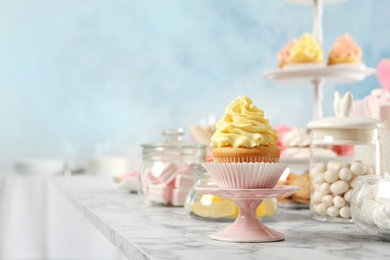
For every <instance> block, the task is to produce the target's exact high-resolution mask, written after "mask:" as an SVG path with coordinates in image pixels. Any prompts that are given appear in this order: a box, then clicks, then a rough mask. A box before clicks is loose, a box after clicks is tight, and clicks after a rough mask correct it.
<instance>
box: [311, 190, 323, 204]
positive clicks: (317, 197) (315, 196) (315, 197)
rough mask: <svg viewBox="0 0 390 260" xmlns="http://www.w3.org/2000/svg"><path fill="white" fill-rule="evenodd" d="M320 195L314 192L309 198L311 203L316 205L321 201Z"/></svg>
mask: <svg viewBox="0 0 390 260" xmlns="http://www.w3.org/2000/svg"><path fill="white" fill-rule="evenodd" d="M321 198H322V196H321V193H320V192H319V191H314V192H313V194H312V195H311V197H310V200H311V202H313V203H318V202H320V201H321Z"/></svg>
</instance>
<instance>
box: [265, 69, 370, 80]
mask: <svg viewBox="0 0 390 260" xmlns="http://www.w3.org/2000/svg"><path fill="white" fill-rule="evenodd" d="M375 73H376V70H375V69H373V68H368V67H366V66H338V65H334V66H325V67H316V66H312V67H310V66H308V67H304V68H300V67H298V68H282V69H276V70H271V71H267V72H265V73H264V74H263V76H264V77H265V78H267V79H271V80H274V81H276V82H278V83H288V84H313V82H315V81H316V80H318V79H321V80H324V81H325V83H326V84H347V83H354V82H359V81H362V80H363V79H364V78H366V77H368V76H371V75H373V74H375Z"/></svg>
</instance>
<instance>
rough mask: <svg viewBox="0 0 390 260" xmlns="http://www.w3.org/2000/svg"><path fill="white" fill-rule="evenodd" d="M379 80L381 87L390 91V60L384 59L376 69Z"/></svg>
mask: <svg viewBox="0 0 390 260" xmlns="http://www.w3.org/2000/svg"><path fill="white" fill-rule="evenodd" d="M376 70H377V73H376V74H377V78H378V81H379V83H380V84H381V86H382V87H383V88H384V89H386V90H388V91H390V59H383V60H381V61H380V62H379V63H378V66H377V68H376Z"/></svg>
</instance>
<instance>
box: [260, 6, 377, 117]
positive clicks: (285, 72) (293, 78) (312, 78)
mask: <svg viewBox="0 0 390 260" xmlns="http://www.w3.org/2000/svg"><path fill="white" fill-rule="evenodd" d="M288 1H289V2H293V3H296V4H313V7H314V12H313V14H314V19H313V22H314V23H313V35H314V38H315V39H316V41H317V42H318V43H319V44H320V45H321V46H322V39H323V33H322V13H323V4H324V3H338V2H343V1H345V0H288ZM375 72H376V71H375V69H373V68H368V67H366V66H364V65H362V66H349V67H346V66H337V65H333V66H325V67H314V66H313V68H308V67H301V68H300V67H293V68H282V69H276V70H271V71H267V72H265V73H264V74H263V75H264V77H265V78H267V79H271V80H274V81H275V82H278V83H288V84H302V85H312V86H313V87H314V110H313V118H314V119H316V118H320V117H322V116H323V112H322V100H323V89H322V88H323V86H325V85H335V84H348V83H354V82H359V81H362V80H364V79H365V78H366V77H368V76H370V75H373V74H375Z"/></svg>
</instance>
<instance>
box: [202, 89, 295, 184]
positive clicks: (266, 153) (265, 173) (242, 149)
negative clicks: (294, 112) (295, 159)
mask: <svg viewBox="0 0 390 260" xmlns="http://www.w3.org/2000/svg"><path fill="white" fill-rule="evenodd" d="M277 140H278V135H277V132H276V130H274V129H273V128H272V127H271V126H270V124H269V121H268V120H267V119H265V118H264V112H263V111H262V110H260V109H259V108H257V107H256V106H255V105H254V104H253V102H252V100H251V99H250V98H248V97H246V96H239V97H237V98H236V99H235V100H234V101H233V102H232V103H230V104H229V105H228V107H227V108H226V109H225V115H224V116H223V117H222V118H221V119H220V120H219V121H218V122H217V123H216V131H215V133H214V134H213V136H212V137H211V146H212V147H213V158H214V161H213V162H207V163H203V166H204V168H205V169H206V170H207V171H208V172H209V173H210V175H211V177H212V178H213V180H214V181H215V184H216V185H217V186H218V187H223V188H235V189H237V188H240V189H263V188H273V187H274V186H275V185H276V183H277V182H278V180H279V179H280V176H281V175H282V173H283V171H284V170H285V169H286V167H287V165H286V164H282V163H278V161H279V158H280V148H279V147H278V146H277V145H276V141H277Z"/></svg>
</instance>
